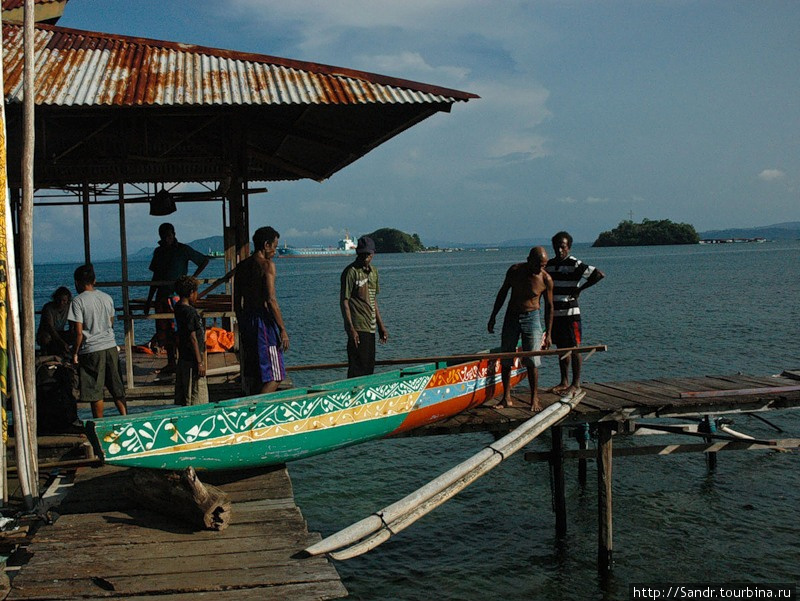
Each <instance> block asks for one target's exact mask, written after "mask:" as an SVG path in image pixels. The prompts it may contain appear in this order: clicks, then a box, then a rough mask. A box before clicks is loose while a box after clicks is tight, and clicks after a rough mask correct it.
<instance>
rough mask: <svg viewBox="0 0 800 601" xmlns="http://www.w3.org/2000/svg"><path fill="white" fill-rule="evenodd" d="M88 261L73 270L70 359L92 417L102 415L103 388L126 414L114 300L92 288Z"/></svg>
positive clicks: (83, 398) (122, 413) (91, 276)
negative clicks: (73, 295) (73, 294)
mask: <svg viewBox="0 0 800 601" xmlns="http://www.w3.org/2000/svg"><path fill="white" fill-rule="evenodd" d="M95 283H96V278H95V274H94V267H93V266H92V265H91V264H88V263H87V264H86V265H81V266H80V267H78V268H77V269H76V270H75V290H77V291H78V293H79V294H78V296H76V297H75V298H73V299H72V303H71V304H70V307H69V313H68V314H67V319H68V320H69V322H70V323H71V325H72V327H73V328H74V330H75V347H74V348H75V350H74V351H73V355H72V362H73V363H74V364H75V365H77V366H78V375H79V377H80V387H81V401H82V402H86V403H90V404H91V406H92V416H93V417H103V387H104V386H105V387H106V388H108V391H109V392H110V393H111V397H112V398H113V399H114V405H116V407H117V411H119V413H120V415H126V414H127V413H128V409H127V406H126V404H125V387H124V386H123V385H122V376H121V374H120V371H119V351H118V350H117V341H116V339H115V338H114V301H113V300H112V299H111V297H110V296H109V295H108V294H106V293H105V292H102V291H100V290H96V289H95Z"/></svg>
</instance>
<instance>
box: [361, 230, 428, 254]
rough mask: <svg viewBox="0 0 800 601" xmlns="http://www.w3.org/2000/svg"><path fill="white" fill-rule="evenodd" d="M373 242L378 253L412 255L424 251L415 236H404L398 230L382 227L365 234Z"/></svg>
mask: <svg viewBox="0 0 800 601" xmlns="http://www.w3.org/2000/svg"><path fill="white" fill-rule="evenodd" d="M367 236H369V237H370V238H372V240H373V241H374V242H375V251H376V252H379V253H414V252H419V251H421V250H425V245H424V244H422V242H421V241H420V239H419V236H418V235H417V234H406V233H405V232H401V231H400V230H395V229H392V228H389V227H384V228H381V229H379V230H375V231H374V232H372V233H371V234H367Z"/></svg>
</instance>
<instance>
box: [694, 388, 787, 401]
mask: <svg viewBox="0 0 800 601" xmlns="http://www.w3.org/2000/svg"><path fill="white" fill-rule="evenodd" d="M798 390H800V386H769V387H766V388H740V389H738V390H698V391H696V392H681V393H680V394H679V396H680V398H682V399H703V398H708V397H723V396H745V395H751V394H780V393H782V392H797V391H798Z"/></svg>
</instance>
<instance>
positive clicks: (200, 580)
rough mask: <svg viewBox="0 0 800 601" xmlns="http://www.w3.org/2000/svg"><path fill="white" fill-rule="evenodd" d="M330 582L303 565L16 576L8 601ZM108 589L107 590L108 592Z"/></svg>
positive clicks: (314, 566) (50, 600) (316, 569)
mask: <svg viewBox="0 0 800 601" xmlns="http://www.w3.org/2000/svg"><path fill="white" fill-rule="evenodd" d="M324 580H327V581H331V580H332V578H331V577H330V576H328V577H327V578H326V577H324V576H322V575H321V573H320V570H319V567H318V565H317V564H312V563H305V564H299V563H298V564H294V565H290V566H278V567H276V568H268V567H264V568H259V569H257V570H209V571H206V572H202V573H198V574H192V573H183V574H177V573H172V574H152V575H151V574H147V575H136V576H120V577H113V578H111V579H108V578H103V577H100V576H95V577H93V578H78V579H69V578H66V579H57V580H54V579H53V578H52V576H51V578H50V579H48V580H47V581H36V582H30V583H28V582H26V580H25V573H24V572H22V573H20V574H19V575H18V576H17V577H16V578H15V579H14V582H13V583H12V585H13V588H12V591H11V593H10V595H9V596H8V599H11V600H14V599H43V600H45V599H46V600H49V601H54V600H57V599H71V598H75V597H79V598H80V597H90V596H100V595H103V592H104V591H109V592H110V591H113V594H114V595H115V596H119V595H131V594H136V595H143V594H159V593H163V592H164V591H174V592H179V593H196V592H201V591H222V590H226V589H229V588H234V587H235V588H245V587H247V588H252V587H263V586H275V585H285V584H301V583H307V582H313V581H324ZM109 587H111V588H110V589H109Z"/></svg>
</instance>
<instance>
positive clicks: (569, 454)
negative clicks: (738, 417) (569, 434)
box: [525, 438, 800, 462]
mask: <svg viewBox="0 0 800 601" xmlns="http://www.w3.org/2000/svg"><path fill="white" fill-rule="evenodd" d="M772 443H774V444H770V445H765V444H761V443H760V442H758V441H749V440H736V441H719V442H711V443H690V444H668V445H643V446H636V447H617V448H614V450H613V454H614V457H638V456H643V455H678V454H681V453H718V452H721V451H786V450H789V449H797V448H800V438H781V439H778V440H773V441H772ZM550 453H551V452H550V451H536V452H534V451H530V452H528V453H525V461H530V462H536V461H550ZM595 455H596V452H595V451H593V450H591V449H568V450H565V451H564V459H590V458H592V457H594V456H595Z"/></svg>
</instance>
